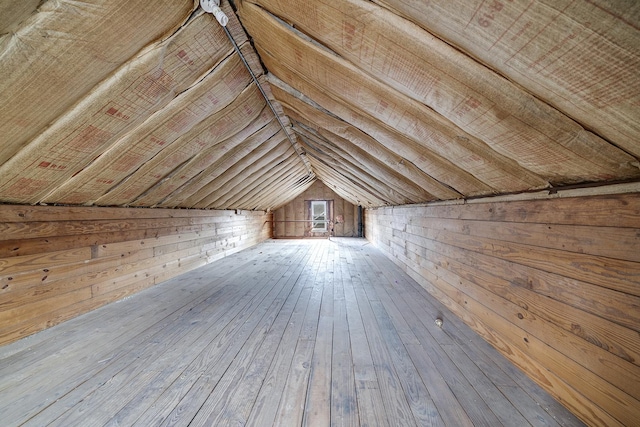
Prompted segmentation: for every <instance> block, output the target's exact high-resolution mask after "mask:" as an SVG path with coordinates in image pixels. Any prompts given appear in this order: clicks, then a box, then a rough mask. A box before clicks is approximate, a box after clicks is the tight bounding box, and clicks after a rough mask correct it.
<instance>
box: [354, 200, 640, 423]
mask: <svg viewBox="0 0 640 427" xmlns="http://www.w3.org/2000/svg"><path fill="white" fill-rule="evenodd" d="M365 226H366V234H365V235H366V237H367V239H369V240H370V241H371V242H372V243H373V244H375V246H377V247H378V248H380V249H381V250H382V251H384V252H385V253H386V254H387V256H389V257H390V258H391V259H392V260H394V262H396V263H397V264H398V265H400V266H402V267H403V268H404V269H405V270H406V271H407V272H408V273H409V274H410V275H411V276H412V277H413V278H414V279H415V280H416V281H418V282H419V283H420V284H421V285H422V286H423V287H425V288H426V289H427V290H428V291H429V292H430V293H431V294H432V295H433V296H435V297H436V298H437V299H438V300H440V301H441V302H443V303H444V304H445V305H446V306H447V307H449V308H450V309H451V310H452V311H453V313H455V314H456V315H457V316H459V317H460V318H462V319H463V320H464V321H465V322H466V323H467V324H469V325H470V326H471V327H472V328H473V329H475V330H476V331H477V332H478V333H479V334H480V335H481V336H483V337H484V338H485V339H486V340H487V341H488V342H490V343H491V344H492V345H493V346H495V347H496V348H497V349H498V350H500V351H501V352H502V353H503V354H504V355H505V356H506V357H507V358H509V359H510V360H511V361H512V362H513V363H514V364H515V365H517V366H518V367H520V368H521V369H522V370H524V371H525V372H526V373H527V374H528V375H529V376H530V377H531V378H533V379H534V380H535V381H536V382H537V383H538V384H540V385H541V386H542V387H544V388H545V389H547V390H548V391H549V392H550V393H551V394H553V395H554V396H555V397H556V398H557V399H558V400H560V401H561V402H562V403H563V404H564V405H565V406H567V407H568V408H569V409H570V410H572V411H573V412H574V413H575V414H576V415H578V416H579V417H581V419H582V420H584V421H585V422H587V423H588V424H589V425H594V426H616V425H627V426H632V425H638V423H639V422H640V194H639V193H635V194H628V195H614V196H612V195H608V196H590V197H576V198H557V199H550V200H531V201H513V202H493V203H491V202H483V203H473V204H459V205H433V206H422V207H418V206H413V207H412V206H405V207H393V208H380V209H377V210H367V211H366V213H365ZM444 329H445V331H446V319H445V325H444Z"/></svg>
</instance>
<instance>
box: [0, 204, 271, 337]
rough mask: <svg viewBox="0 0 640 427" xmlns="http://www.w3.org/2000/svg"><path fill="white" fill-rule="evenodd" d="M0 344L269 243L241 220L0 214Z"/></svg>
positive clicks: (54, 211) (55, 211)
mask: <svg viewBox="0 0 640 427" xmlns="http://www.w3.org/2000/svg"><path fill="white" fill-rule="evenodd" d="M0 218H1V219H2V221H1V222H0V230H1V231H2V232H1V233H0V344H1V343H7V342H11V341H14V340H16V339H19V338H21V337H24V336H26V335H29V334H32V333H34V332H38V331H39V330H42V329H45V328H47V327H50V326H53V325H55V324H58V323H60V322H62V321H65V320H68V319H70V318H72V317H74V316H77V315H79V314H82V313H85V312H87V311H90V310H93V309H95V308H98V307H100V306H102V305H104V304H107V303H109V302H112V301H116V300H119V299H122V298H124V297H125V296H128V295H131V294H132V293H135V292H138V291H140V290H142V289H144V288H147V287H149V286H153V285H154V284H157V283H160V282H162V281H164V280H168V279H170V278H172V277H174V276H176V275H179V274H182V273H185V272H187V271H189V270H191V269H194V268H197V267H201V266H203V265H206V264H207V263H210V262H213V261H215V260H217V259H219V258H221V257H223V256H226V255H228V254H231V253H234V252H237V251H239V250H241V249H244V248H247V247H249V246H252V245H255V244H256V243H258V242H260V241H262V240H264V239H267V238H269V237H271V215H270V214H265V213H263V212H250V211H240V210H237V211H202V210H170V209H124V208H86V207H82V208H79V207H56V206H29V207H25V206H10V205H2V206H0Z"/></svg>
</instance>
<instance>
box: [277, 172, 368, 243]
mask: <svg viewBox="0 0 640 427" xmlns="http://www.w3.org/2000/svg"><path fill="white" fill-rule="evenodd" d="M310 200H329V201H332V202H333V203H332V212H330V215H332V217H331V218H330V220H332V221H333V234H332V235H333V236H336V237H354V236H357V235H358V207H357V206H355V205H353V204H351V203H350V202H348V201H347V200H345V199H343V198H342V197H340V196H339V195H338V194H336V193H335V192H334V191H333V190H332V189H331V188H329V187H328V186H327V185H325V184H324V183H323V182H322V181H319V180H318V181H316V182H314V183H313V184H312V185H311V186H310V187H309V188H308V189H307V190H305V191H304V192H303V193H302V194H300V195H299V196H298V197H296V198H295V199H294V200H292V201H291V202H289V203H288V204H286V205H285V206H283V207H281V208H280V209H278V210H276V211H275V212H274V228H275V232H274V237H275V238H279V237H287V238H290V237H324V236H327V235H328V233H311V232H310V231H309V230H310V223H309V222H308V220H309V216H308V215H309V211H308V209H309V208H308V206H307V205H308V203H309V201H310Z"/></svg>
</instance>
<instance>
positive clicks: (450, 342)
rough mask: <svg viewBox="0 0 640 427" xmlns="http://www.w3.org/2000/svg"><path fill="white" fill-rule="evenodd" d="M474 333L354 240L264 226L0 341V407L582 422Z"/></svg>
mask: <svg viewBox="0 0 640 427" xmlns="http://www.w3.org/2000/svg"><path fill="white" fill-rule="evenodd" d="M437 315H439V316H442V317H444V319H445V322H447V323H445V327H444V328H442V329H440V328H437V327H436V326H435V324H434V323H433V318H434V316H437ZM473 336H475V335H473V332H471V331H470V329H469V328H468V327H467V326H465V325H464V324H463V323H462V322H460V321H459V320H457V319H455V318H454V317H453V315H452V314H451V313H450V312H449V311H448V310H447V309H446V308H444V306H442V305H440V304H439V303H438V302H436V301H435V300H434V299H433V298H431V297H430V296H429V295H428V294H427V292H426V291H425V290H424V289H422V288H421V287H420V286H419V285H418V284H416V283H415V282H414V281H413V280H412V279H411V278H409V277H408V276H407V275H406V274H405V273H403V272H402V271H401V270H400V269H399V268H398V267H397V266H395V265H394V264H393V263H391V262H390V261H389V260H387V259H386V258H385V257H384V255H383V254H382V253H381V252H379V251H377V250H376V249H374V248H373V247H372V246H371V245H369V244H368V243H367V242H366V241H365V240H362V239H347V238H333V239H332V240H330V241H329V240H277V241H274V240H271V241H267V242H264V243H262V244H259V245H257V246H254V247H252V248H250V249H248V250H245V251H241V252H238V253H236V254H234V255H231V256H228V257H226V258H223V259H221V260H219V261H216V262H214V263H211V264H209V265H207V266H204V267H202V268H200V269H197V270H192V271H190V272H189V273H186V274H184V275H182V276H180V277H177V278H175V279H172V280H169V281H167V282H165V283H163V284H159V285H157V286H154V287H152V288H150V289H147V290H145V291H143V292H140V293H138V294H136V295H135V296H133V297H131V298H128V299H126V300H124V301H122V302H119V303H116V304H110V305H108V306H106V307H103V308H101V309H99V310H96V311H93V312H91V313H88V314H86V315H84V316H81V317H77V318H75V319H73V320H71V321H69V322H66V323H64V324H61V325H58V326H56V327H54V328H50V329H48V330H46V331H44V332H42V333H40V334H36V335H34V336H32V337H29V338H27V339H25V340H22V341H18V342H15V343H13V344H10V345H7V346H4V347H0V413H2V414H3V424H4V425H7V426H14V425H21V424H23V423H25V425H31V426H41V425H73V424H78V423H81V424H82V425H109V426H118V425H120V426H122V425H140V426H142V425H166V426H168V425H179V426H183V425H193V426H200V425H202V426H205V425H216V426H218V425H220V426H226V425H238V424H242V425H253V426H269V425H302V424H303V423H304V424H305V425H318V424H322V425H336V426H337V425H354V426H358V425H380V426H384V425H394V426H395V425H452V426H453V425H456V426H457V425H482V424H483V423H490V424H491V425H496V426H500V425H505V426H508V425H515V424H513V423H514V422H516V423H517V425H548V426H554V425H555V426H558V425H560V424H558V423H557V422H556V421H555V420H556V419H557V420H562V423H563V425H566V426H579V425H581V424H580V422H579V421H578V420H577V419H576V418H575V417H573V416H571V415H570V414H569V413H568V412H566V410H564V409H563V408H561V407H559V406H557V405H555V406H554V405H552V404H551V405H550V404H549V400H547V399H548V397H546V396H547V395H546V394H544V393H543V392H541V391H540V389H539V388H538V387H537V386H536V385H534V384H533V383H531V382H526V381H522V374H521V373H520V372H519V371H517V370H514V369H513V368H512V367H511V365H509V364H508V362H507V361H506V360H505V359H504V358H503V357H502V356H500V355H499V354H498V353H497V352H496V351H495V350H493V349H492V348H491V347H490V346H486V343H485V342H484V341H482V340H481V339H479V338H478V339H477V340H472V339H469V337H473ZM476 337H477V336H476ZM483 370H487V373H486V374H485V373H484V372H483ZM476 390H477V391H476ZM499 390H504V391H509V393H504V394H503V393H501V392H499ZM548 411H550V412H548Z"/></svg>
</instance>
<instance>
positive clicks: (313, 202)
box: [310, 200, 329, 233]
mask: <svg viewBox="0 0 640 427" xmlns="http://www.w3.org/2000/svg"><path fill="white" fill-rule="evenodd" d="M317 205H322V206H323V207H324V219H323V220H316V219H315V218H314V216H315V215H314V212H315V211H314V206H317ZM310 209H311V232H312V233H326V232H327V231H329V227H328V221H329V219H328V217H329V203H328V202H327V201H326V200H311V206H310ZM316 221H323V224H322V228H318V227H315V225H316Z"/></svg>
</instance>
